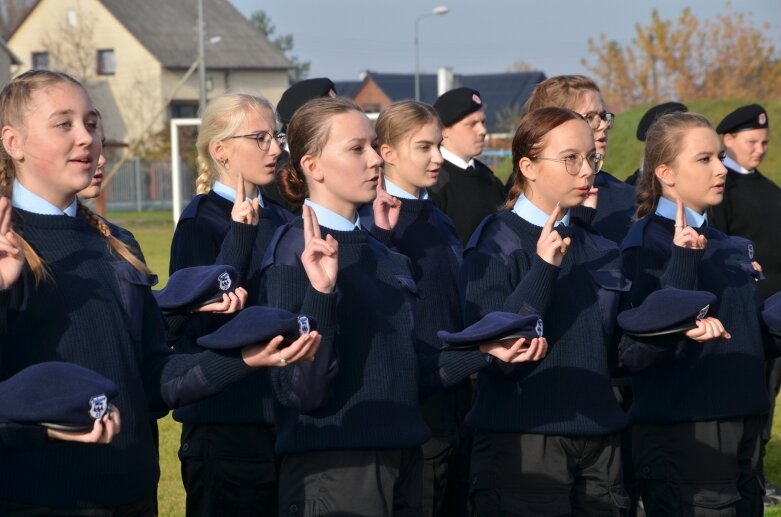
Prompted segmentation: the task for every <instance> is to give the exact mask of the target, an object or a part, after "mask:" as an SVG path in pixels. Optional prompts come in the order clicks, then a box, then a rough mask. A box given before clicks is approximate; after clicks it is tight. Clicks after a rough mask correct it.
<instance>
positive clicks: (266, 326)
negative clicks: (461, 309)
mask: <svg viewBox="0 0 781 517" xmlns="http://www.w3.org/2000/svg"><path fill="white" fill-rule="evenodd" d="M316 325H317V324H316V322H315V321H314V320H313V319H312V318H307V317H306V316H299V315H298V314H293V313H292V312H290V311H286V310H284V309H277V308H275V307H260V306H257V305H255V306H252V307H247V308H246V309H244V310H242V311H240V312H239V313H238V314H237V315H236V316H235V317H234V318H233V319H232V320H230V321H229V322H228V323H226V324H225V325H223V326H221V327H220V328H218V329H217V330H216V331H214V332H212V333H211V334H207V335H205V336H202V337H199V338H198V341H197V343H198V345H199V346H202V347H203V348H210V349H213V350H229V349H234V348H242V347H245V346H247V345H254V344H256V343H264V342H266V341H268V340H270V339H272V338H274V337H276V336H282V337H284V338H285V343H286V344H290V343H292V342H293V341H295V340H296V339H298V338H299V337H300V336H301V335H303V334H306V333H308V332H310V331H312V330H315V327H316ZM283 346H284V345H280V348H282V347H283Z"/></svg>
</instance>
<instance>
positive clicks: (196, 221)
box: [168, 191, 293, 424]
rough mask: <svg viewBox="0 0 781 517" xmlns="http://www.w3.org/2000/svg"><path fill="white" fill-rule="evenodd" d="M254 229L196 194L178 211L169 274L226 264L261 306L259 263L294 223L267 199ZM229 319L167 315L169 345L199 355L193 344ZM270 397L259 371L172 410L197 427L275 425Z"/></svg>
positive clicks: (220, 202)
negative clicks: (280, 233)
mask: <svg viewBox="0 0 781 517" xmlns="http://www.w3.org/2000/svg"><path fill="white" fill-rule="evenodd" d="M264 201H265V204H266V207H265V208H261V209H260V219H259V222H258V225H257V226H252V225H249V224H242V223H236V222H232V221H231V216H230V213H231V209H232V208H233V203H232V202H230V201H228V200H227V199H224V198H222V197H220V196H219V195H217V194H216V193H214V192H213V191H212V192H209V193H208V194H206V195H199V196H196V197H195V198H194V199H193V200H192V201H191V202H190V204H189V205H188V206H187V208H185V210H184V211H183V212H182V216H181V218H180V219H179V223H178V224H177V226H176V232H174V238H173V242H172V243H171V262H170V268H169V269H170V272H171V273H173V272H175V271H177V270H179V269H181V268H184V267H191V266H201V265H210V264H230V265H232V266H234V267H235V268H236V269H237V270H238V271H239V275H240V277H241V280H240V282H241V285H242V286H243V287H244V288H245V289H247V291H248V297H247V304H248V305H263V304H264V303H265V290H264V289H263V287H262V285H261V275H260V264H261V261H262V259H263V255H264V254H265V252H266V248H267V246H268V244H269V242H270V241H271V238H272V237H273V235H274V232H275V231H276V229H277V228H278V227H279V226H282V225H283V224H284V223H285V222H287V221H288V220H290V219H292V217H293V216H292V215H291V214H290V213H288V212H287V211H286V210H285V209H284V208H282V207H280V206H278V205H276V204H274V203H273V202H270V201H269V200H265V199H264ZM228 319H229V316H223V315H212V314H197V315H193V314H187V315H174V316H169V317H168V322H169V336H168V337H169V342H170V343H171V344H172V345H173V346H174V347H175V348H176V350H177V351H179V352H186V353H197V352H200V351H202V350H203V349H201V348H200V347H198V346H197V345H196V344H195V343H196V340H197V339H198V338H199V337H200V336H203V335H206V334H208V333H210V332H213V331H215V330H217V328H218V327H219V326H220V325H222V324H223V323H225V322H226V321H227V320H228ZM273 399H274V397H273V393H272V391H271V384H270V382H269V376H268V372H266V371H264V370H261V371H258V372H255V373H253V374H252V375H250V376H249V377H248V378H246V379H244V380H243V381H241V382H239V383H236V384H233V385H231V386H230V387H228V388H227V389H226V390H225V391H224V392H223V393H221V394H220V395H218V396H216V397H212V398H210V399H208V400H204V401H202V402H198V403H197V404H192V405H189V406H185V407H182V408H179V409H177V410H176V411H174V418H175V419H176V420H178V421H179V422H188V423H201V424H253V423H254V424H273V423H274V411H273Z"/></svg>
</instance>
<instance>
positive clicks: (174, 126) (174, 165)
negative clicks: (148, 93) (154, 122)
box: [171, 118, 201, 226]
mask: <svg viewBox="0 0 781 517" xmlns="http://www.w3.org/2000/svg"><path fill="white" fill-rule="evenodd" d="M200 125H201V119H199V118H172V119H171V197H172V198H173V199H172V200H171V201H172V210H173V216H174V226H176V223H178V222H179V216H180V215H181V213H182V178H181V168H180V167H179V162H180V159H179V158H180V153H179V127H180V126H200Z"/></svg>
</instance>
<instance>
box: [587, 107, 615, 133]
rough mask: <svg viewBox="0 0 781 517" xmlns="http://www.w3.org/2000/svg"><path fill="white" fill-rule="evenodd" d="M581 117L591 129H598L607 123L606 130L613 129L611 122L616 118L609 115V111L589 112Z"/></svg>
mask: <svg viewBox="0 0 781 517" xmlns="http://www.w3.org/2000/svg"><path fill="white" fill-rule="evenodd" d="M581 117H583V120H585V121H586V122H588V125H589V126H591V129H599V126H601V125H602V122H605V123H607V128H606V129H610V128H611V127H613V121H614V120H615V118H616V116H615V114H614V113H610V112H609V111H603V112H602V113H597V112H596V111H589V112H588V113H586V114H585V115H581Z"/></svg>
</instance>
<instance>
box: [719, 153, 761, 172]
mask: <svg viewBox="0 0 781 517" xmlns="http://www.w3.org/2000/svg"><path fill="white" fill-rule="evenodd" d="M721 162H722V163H723V164H724V166H725V167H729V168H730V169H732V170H733V171H735V172H739V173H741V174H752V173H753V172H754V171H753V170H748V169H747V168H745V167H743V166H742V165H741V164H739V163H738V162H736V161H735V160H733V159H732V158H730V157H729V156H725V157H724V159H723V160H722V161H721Z"/></svg>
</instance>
